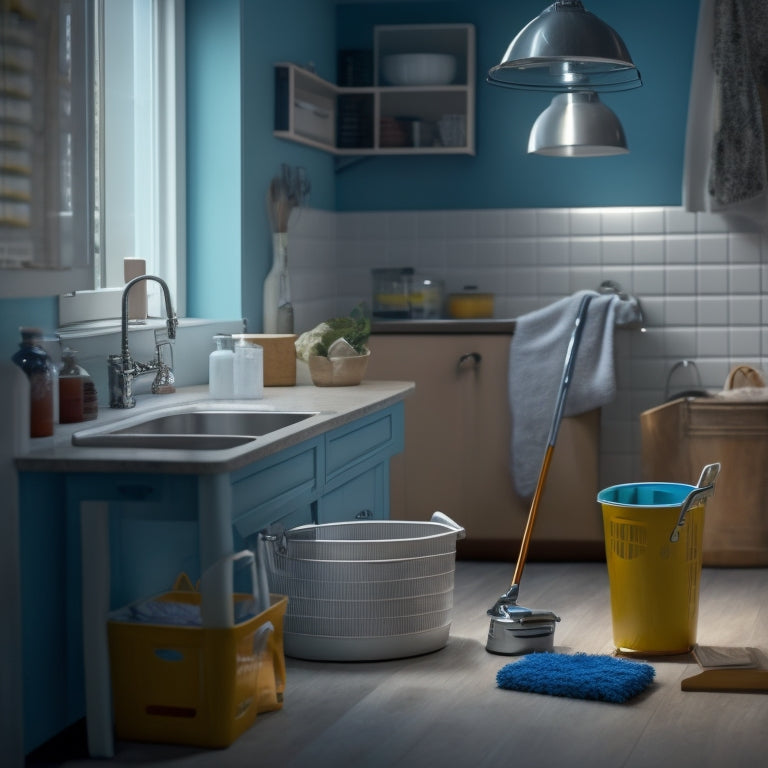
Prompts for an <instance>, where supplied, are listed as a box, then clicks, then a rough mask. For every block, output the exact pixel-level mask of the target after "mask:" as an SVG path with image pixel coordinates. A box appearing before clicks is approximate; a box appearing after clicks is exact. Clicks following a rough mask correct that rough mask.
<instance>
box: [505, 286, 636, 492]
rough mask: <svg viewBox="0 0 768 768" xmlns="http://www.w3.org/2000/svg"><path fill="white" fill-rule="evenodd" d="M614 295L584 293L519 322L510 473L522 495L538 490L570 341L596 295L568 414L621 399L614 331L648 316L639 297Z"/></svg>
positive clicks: (513, 358) (512, 377) (513, 356)
mask: <svg viewBox="0 0 768 768" xmlns="http://www.w3.org/2000/svg"><path fill="white" fill-rule="evenodd" d="M609 290H610V291H611V292H609V293H597V292H596V291H579V292H577V293H575V294H573V295H572V296H567V297H566V298H564V299H561V300H559V301H556V302H555V303H554V304H550V305H549V306H546V307H543V308H542V309H538V310H536V311H534V312H530V313H528V314H525V315H521V316H520V317H518V318H517V320H516V322H515V332H514V334H513V336H512V342H511V346H510V354H509V402H510V412H511V415H512V440H511V443H512V445H511V461H510V469H511V472H512V478H513V481H514V484H515V490H516V491H517V493H518V494H519V495H520V496H522V497H524V498H530V497H531V496H532V495H533V492H534V491H535V490H536V482H537V479H538V475H539V469H540V466H541V461H542V459H543V457H544V453H545V450H546V444H547V435H548V434H549V426H550V422H551V421H552V417H553V413H554V410H555V404H556V400H557V392H558V389H559V385H560V379H561V378H562V373H563V363H564V360H565V355H566V350H567V348H568V342H569V341H570V338H571V334H572V332H573V327H574V322H575V320H576V316H577V312H578V308H579V305H580V303H581V299H582V297H584V296H585V295H592V296H593V297H594V298H593V299H592V301H591V302H590V305H589V310H588V313H587V319H586V322H585V323H584V327H583V331H582V337H581V343H580V346H579V350H578V354H577V356H576V361H575V364H574V369H573V376H572V379H571V383H570V386H569V390H568V396H567V399H566V402H565V409H564V411H563V415H564V416H574V415H576V414H579V413H584V412H586V411H590V410H593V409H594V408H600V407H601V406H603V405H606V404H607V403H609V402H611V401H612V400H613V399H614V397H615V396H616V377H615V372H614V355H613V330H614V327H615V325H616V324H617V323H619V324H621V325H626V327H637V324H636V322H635V321H630V322H627V321H626V316H627V310H629V314H630V315H632V316H634V317H635V320H636V319H637V318H642V314H641V313H640V309H639V305H638V303H637V300H636V299H634V297H628V296H627V295H626V294H621V293H620V292H619V291H618V290H614V289H613V285H611V286H609Z"/></svg>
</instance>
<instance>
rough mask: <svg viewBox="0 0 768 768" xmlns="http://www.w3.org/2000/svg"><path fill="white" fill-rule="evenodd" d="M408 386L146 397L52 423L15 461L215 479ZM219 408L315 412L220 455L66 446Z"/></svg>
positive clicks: (46, 467)
mask: <svg viewBox="0 0 768 768" xmlns="http://www.w3.org/2000/svg"><path fill="white" fill-rule="evenodd" d="M413 389H414V384H413V382H406V381H363V382H362V383H361V384H360V385H358V386H355V387H315V386H313V385H297V386H295V387H266V388H265V389H264V397H263V398H262V399H259V400H232V401H224V400H214V399H212V398H211V397H210V395H209V394H208V387H207V386H205V385H204V386H195V387H184V388H183V389H179V390H178V391H177V392H176V393H174V394H171V395H148V396H146V397H143V398H141V399H140V401H139V403H137V406H136V408H132V409H130V410H119V409H109V408H104V409H100V410H99V418H98V420H96V421H87V422H81V423H79V424H67V425H57V429H56V434H55V435H54V436H53V437H44V438H37V439H35V440H33V441H31V445H30V450H29V451H27V452H25V453H23V454H21V455H18V456H16V458H15V464H16V468H17V470H19V471H21V472H70V473H71V472H126V473H140V472H144V473H150V474H195V475H204V474H217V473H223V472H232V471H234V470H237V469H240V468H242V467H244V466H247V465H249V464H252V463H254V462H256V461H259V460H261V459H263V458H265V457H267V456H270V455H272V454H274V453H278V452H279V451H282V450H284V449H286V448H290V447H291V446H293V445H297V444H298V443H302V442H304V441H306V440H310V439H311V438H313V437H316V436H318V435H321V434H324V433H325V432H329V431H330V430H333V429H336V428H338V427H341V426H343V425H344V424H348V423H350V422H352V421H355V420H357V419H360V418H363V417H365V416H367V415H369V414H371V413H375V412H377V411H380V410H383V409H385V408H388V407H389V406H391V405H394V404H395V403H398V402H400V401H401V400H404V399H405V398H406V397H407V396H408V395H410V394H411V392H412V391H413ZM188 404H189V405H192V404H194V405H195V406H198V407H200V406H205V405H206V404H211V405H212V406H213V407H218V408H220V409H222V408H226V406H227V405H229V404H232V405H233V406H234V405H236V406H237V407H239V408H243V407H244V406H246V405H247V406H251V407H252V409H253V410H276V411H317V412H318V414H317V415H316V416H313V417H311V418H309V419H306V420H304V421H302V422H299V423H297V424H294V425H292V426H290V427H285V428H283V429H280V430H278V431H277V432H275V433H273V434H270V435H264V436H263V437H259V438H258V439H257V440H255V441H254V442H253V443H249V444H246V445H241V446H237V447H234V448H227V449H222V450H213V451H206V450H175V449H152V450H150V449H145V450H141V451H137V450H135V449H129V448H104V447H89V446H78V445H73V444H72V434H73V433H75V432H78V431H80V430H84V429H93V428H95V427H102V426H108V425H109V424H111V423H114V422H118V421H122V420H124V419H127V418H133V417H136V416H140V415H146V416H149V415H151V414H157V415H160V413H161V412H162V411H163V410H165V409H167V408H171V407H173V408H176V407H178V406H183V405H188Z"/></svg>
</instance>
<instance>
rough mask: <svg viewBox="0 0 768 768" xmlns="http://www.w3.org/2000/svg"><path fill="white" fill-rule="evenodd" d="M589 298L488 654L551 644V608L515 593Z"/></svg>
mask: <svg viewBox="0 0 768 768" xmlns="http://www.w3.org/2000/svg"><path fill="white" fill-rule="evenodd" d="M591 301H592V295H591V294H586V295H585V296H584V297H583V298H582V299H581V303H580V304H579V309H578V312H577V314H576V321H575V323H574V326H573V331H572V332H571V338H570V341H569V342H568V348H567V350H566V353H565V363H564V365H563V375H562V377H561V379H560V388H559V390H558V393H557V401H556V405H555V414H554V418H553V419H552V426H551V427H550V430H549V437H548V438H547V447H546V450H545V452H544V460H543V462H542V465H541V469H540V470H539V478H538V481H537V483H536V490H535V491H534V494H533V498H532V500H531V507H530V511H529V512H528V520H527V522H526V524H525V530H524V531H523V538H522V541H521V543H520V554H519V555H518V557H517V563H516V564H515V573H514V576H513V577H512V584H511V586H510V587H509V589H508V590H507V591H506V592H505V593H504V594H503V595H502V596H501V597H500V598H499V599H498V600H497V601H496V603H495V605H494V606H493V607H492V608H491V609H490V610H489V611H488V615H489V616H490V617H491V625H490V627H489V629H488V642H487V643H486V646H485V647H486V650H487V651H489V652H490V653H499V654H503V655H517V654H521V653H527V652H528V651H551V650H552V646H553V643H554V636H555V624H556V623H557V622H558V621H560V617H559V616H556V615H555V614H554V613H552V611H540V610H534V609H532V608H524V607H523V606H520V605H518V604H517V596H518V592H519V590H520V579H521V577H522V574H523V568H524V567H525V560H526V558H527V556H528V546H529V544H530V541H531V535H532V533H533V525H534V523H535V521H536V513H537V512H538V509H539V501H540V500H541V494H542V492H543V490H544V483H545V481H546V479H547V473H548V472H549V465H550V462H551V461H552V453H553V451H554V449H555V442H556V441H557V433H558V431H559V429H560V422H561V421H562V418H563V411H564V409H565V398H566V396H567V394H568V385H569V384H570V382H571V377H572V376H573V368H574V365H575V363H576V353H577V352H578V349H579V344H580V342H581V336H582V333H583V331H584V323H585V322H586V319H587V311H588V309H589V304H590V302H591Z"/></svg>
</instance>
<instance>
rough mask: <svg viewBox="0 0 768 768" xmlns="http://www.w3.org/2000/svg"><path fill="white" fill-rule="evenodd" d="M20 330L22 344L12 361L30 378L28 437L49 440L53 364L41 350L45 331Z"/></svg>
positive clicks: (36, 329)
mask: <svg viewBox="0 0 768 768" xmlns="http://www.w3.org/2000/svg"><path fill="white" fill-rule="evenodd" d="M19 330H20V332H21V343H20V344H19V349H18V351H17V352H16V354H15V355H14V356H13V357H12V358H11V359H12V360H13V362H14V363H16V365H18V366H19V367H20V368H21V370H22V371H24V373H25V374H26V375H27V378H28V379H29V407H30V411H29V436H30V437H49V436H50V435H52V434H53V410H54V408H53V403H54V392H53V385H54V381H55V371H54V368H53V363H52V362H51V359H50V357H48V353H47V352H46V351H45V350H44V349H43V347H42V340H43V332H42V330H41V329H40V328H20V329H19Z"/></svg>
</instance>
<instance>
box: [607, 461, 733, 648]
mask: <svg viewBox="0 0 768 768" xmlns="http://www.w3.org/2000/svg"><path fill="white" fill-rule="evenodd" d="M719 471H720V465H719V464H711V465H708V466H707V467H705V468H704V471H703V472H702V475H701V478H700V479H699V483H698V485H695V486H694V485H686V484H683V483H629V484H626V485H615V486H612V487H610V488H606V489H604V490H602V491H600V493H599V494H598V495H597V501H598V502H599V503H600V504H601V505H602V510H603V530H604V533H605V554H606V559H607V563H608V581H609V585H610V593H611V618H612V622H613V642H614V645H615V646H616V648H617V649H618V650H619V651H620V652H622V653H643V654H664V655H666V654H675V653H687V652H688V651H690V650H691V649H692V648H693V646H694V645H695V644H696V626H697V621H698V615H699V584H700V581H701V562H702V534H703V530H704V506H705V499H706V498H707V497H708V496H711V495H712V493H713V492H714V482H715V478H716V477H717V474H718V472H719Z"/></svg>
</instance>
